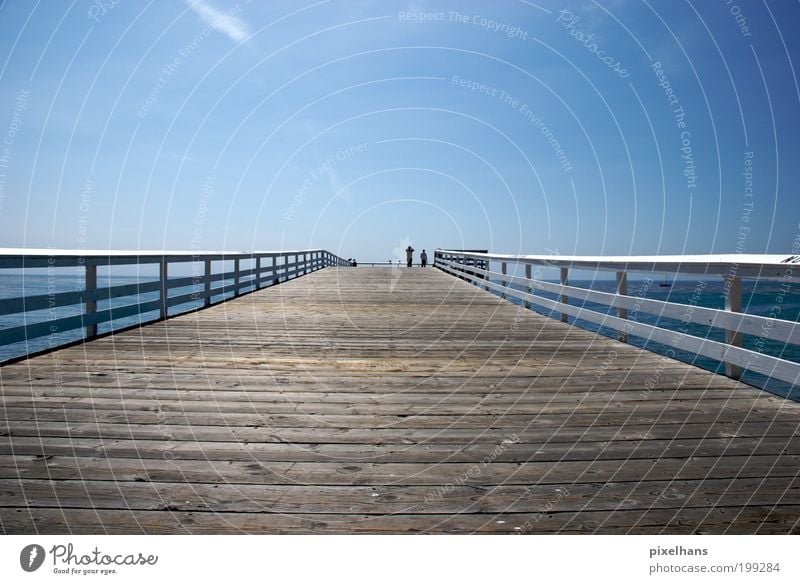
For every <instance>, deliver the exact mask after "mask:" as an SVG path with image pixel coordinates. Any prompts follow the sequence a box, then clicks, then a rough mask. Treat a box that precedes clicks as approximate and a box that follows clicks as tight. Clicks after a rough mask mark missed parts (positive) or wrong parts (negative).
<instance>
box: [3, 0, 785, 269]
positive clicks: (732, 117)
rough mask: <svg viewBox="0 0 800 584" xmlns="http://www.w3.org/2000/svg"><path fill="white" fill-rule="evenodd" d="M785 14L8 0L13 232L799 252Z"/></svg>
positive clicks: (6, 140) (173, 240)
mask: <svg viewBox="0 0 800 584" xmlns="http://www.w3.org/2000/svg"><path fill="white" fill-rule="evenodd" d="M797 22H800V5H798V3H797V2H788V1H787V2H774V3H770V4H769V5H768V4H766V3H763V2H756V1H744V0H736V1H731V2H727V0H720V1H714V2H712V1H707V2H697V1H692V2H685V1H678V0H676V1H669V2H666V1H661V2H656V1H633V0H630V1H627V0H626V1H621V0H615V1H598V2H550V1H548V0H542V1H541V2H538V3H536V2H527V1H521V0H519V1H517V0H505V1H499V2H492V3H488V2H464V1H462V2H454V1H423V0H413V1H397V2H392V1H372V2H369V1H364V2H356V1H347V2H345V1H341V0H338V1H329V2H328V1H320V2H303V1H291V2H290V1H274V2H246V1H244V0H241V1H239V2H232V1H230V0H202V1H200V0H198V1H197V2H182V1H179V0H174V1H158V2H156V1H153V2H149V3H148V2H130V1H126V0H120V1H116V0H105V2H102V1H100V0H98V1H97V2H84V1H76V2H43V3H39V2H31V1H27V0H26V1H22V0H6V1H5V2H3V3H2V4H1V5H0V140H2V143H0V226H1V227H2V228H1V229H0V246H3V247H45V248H46V247H61V248H87V249H106V248H111V249H127V248H133V249H182V250H193V249H208V250H214V249H224V250H229V251H235V250H252V249H257V250H264V249H299V248H311V247H323V248H326V249H329V250H332V251H334V252H337V253H339V254H341V255H343V256H345V257H350V256H355V257H357V258H359V259H361V260H362V261H368V260H376V261H382V260H386V259H389V258H394V257H397V256H398V255H399V249H400V248H402V247H404V246H405V244H406V242H410V243H411V244H412V245H414V247H415V248H416V249H417V250H421V249H422V248H427V249H428V250H429V251H430V250H431V249H433V248H436V247H467V248H487V249H490V250H492V251H495V252H498V253H500V252H502V253H555V252H558V253H562V254H592V255H594V254H655V253H664V254H666V253H669V254H672V253H712V252H720V253H725V252H730V253H732V252H737V251H739V252H745V253H782V252H789V251H791V249H792V246H793V242H794V241H795V238H797V237H798V234H799V233H800V226H799V225H798V224H799V223H800V196H798V192H797V185H798V184H800V182H799V181H798V179H799V178H800V177H798V173H800V165H798V163H797V161H798V159H799V157H798V154H800V151H799V150H800V149H799V148H798V135H800V132H799V130H800V127H799V126H800V92H799V91H798V79H797V74H796V72H795V70H794V68H793V62H794V61H795V60H796V59H797V57H798V54H800V53H799V52H798V41H797V40H796V35H794V34H793V30H792V24H793V23H797ZM668 89H669V91H671V93H668ZM745 171H748V172H750V173H751V175H748V176H745V174H744V173H745ZM795 247H796V245H795Z"/></svg>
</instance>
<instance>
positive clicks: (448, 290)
mask: <svg viewBox="0 0 800 584" xmlns="http://www.w3.org/2000/svg"><path fill="white" fill-rule="evenodd" d="M0 383H2V393H1V394H0V395H1V396H2V418H1V419H0V530H2V531H3V532H5V533H34V532H39V533H308V532H311V533H341V532H344V533H356V532H358V533H364V532H366V533H405V532H426V533H430V532H447V533H472V532H491V533H554V532H562V533H573V532H581V533H590V532H600V533H693V532H700V533H793V532H797V531H798V530H800V523H799V518H800V476H799V475H798V473H799V472H800V404H796V403H794V402H790V401H786V400H782V399H779V398H775V397H772V396H770V395H768V394H766V393H764V392H761V391H759V390H756V389H753V388H750V387H748V386H746V385H743V384H740V383H736V382H734V381H731V380H729V379H727V378H725V377H721V376H717V375H713V374H711V373H707V372H705V371H702V370H700V369H697V368H694V367H691V366H688V365H683V364H681V363H678V362H676V361H671V360H668V359H665V358H662V357H659V356H657V355H654V354H652V353H648V352H645V351H641V350H638V349H636V348H633V347H630V346H627V345H623V344H621V343H618V342H616V341H613V340H610V339H606V338H603V337H599V336H597V335H594V334H592V333H590V332H586V331H582V330H580V329H577V328H574V327H572V326H570V325H566V324H563V323H560V322H557V321H554V320H551V319H547V318H544V317H542V316H540V315H537V314H534V313H531V312H529V311H525V310H522V309H520V308H519V307H517V306H515V305H512V304H510V303H508V302H505V301H503V300H501V299H499V298H498V297H497V296H494V295H491V294H489V293H486V292H484V291H481V290H479V289H478V288H476V287H474V286H471V285H469V284H466V283H464V282H462V281H460V280H458V279H456V278H453V277H452V276H449V275H446V274H444V273H442V272H439V271H438V270H433V269H426V270H421V269H413V270H407V269H389V268H358V269H347V268H341V269H326V270H322V271H320V272H316V273H314V274H311V275H309V276H305V277H303V278H300V279H297V280H293V281H291V282H287V283H285V284H281V285H280V286H277V287H273V288H269V289H266V290H262V291H259V292H256V293H253V294H250V295H247V296H244V297H242V298H239V299H237V300H234V301H230V302H227V303H225V304H221V305H218V306H215V307H212V308H209V309H207V310H203V311H199V312H196V313H192V314H187V315H183V316H179V317H175V318H172V319H170V320H168V321H164V322H160V323H156V324H152V325H148V326H145V327H142V328H140V329H135V330H131V331H127V332H124V333H120V334H117V335H113V336H110V337H106V338H102V339H98V340H95V341H92V342H89V343H85V344H83V345H78V346H74V347H70V348H67V349H62V350H59V351H55V352H53V353H50V354H47V355H42V356H39V357H35V358H32V359H28V360H27V361H22V362H19V363H16V364H13V365H8V366H5V367H2V368H0Z"/></svg>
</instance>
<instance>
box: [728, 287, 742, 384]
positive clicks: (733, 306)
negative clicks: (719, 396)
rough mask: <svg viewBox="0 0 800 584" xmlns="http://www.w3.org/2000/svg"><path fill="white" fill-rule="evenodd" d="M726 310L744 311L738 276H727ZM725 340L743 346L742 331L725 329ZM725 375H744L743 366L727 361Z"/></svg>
mask: <svg viewBox="0 0 800 584" xmlns="http://www.w3.org/2000/svg"><path fill="white" fill-rule="evenodd" d="M725 290H726V293H725V310H727V311H728V312H741V311H742V279H741V278H739V277H738V276H725ZM725 341H726V342H727V343H728V344H729V345H731V346H734V347H741V346H742V333H740V332H739V331H738V330H736V331H728V330H726V331H725ZM725 375H727V376H728V377H730V378H731V379H740V378H741V377H742V368H741V367H739V366H738V365H734V364H733V363H725Z"/></svg>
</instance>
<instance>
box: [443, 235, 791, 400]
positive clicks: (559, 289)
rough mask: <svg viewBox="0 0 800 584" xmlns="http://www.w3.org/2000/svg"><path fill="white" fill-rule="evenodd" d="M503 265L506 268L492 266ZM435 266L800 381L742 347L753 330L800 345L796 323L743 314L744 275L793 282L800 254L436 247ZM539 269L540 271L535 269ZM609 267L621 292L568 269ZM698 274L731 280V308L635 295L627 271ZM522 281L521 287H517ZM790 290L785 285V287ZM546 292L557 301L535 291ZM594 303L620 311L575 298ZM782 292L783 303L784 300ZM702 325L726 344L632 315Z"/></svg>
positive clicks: (731, 368) (621, 332)
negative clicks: (506, 251) (515, 271)
mask: <svg viewBox="0 0 800 584" xmlns="http://www.w3.org/2000/svg"><path fill="white" fill-rule="evenodd" d="M492 264H495V265H497V264H499V266H500V272H497V271H493V270H492V269H491V267H492ZM509 264H516V265H518V266H521V267H523V268H524V271H525V276H524V277H520V276H512V275H509V274H508V266H509ZM434 266H435V267H438V268H440V269H441V270H443V271H445V272H447V273H449V274H452V275H454V276H457V277H460V278H462V279H464V280H467V281H469V282H471V283H473V284H476V285H478V286H481V287H483V288H484V289H486V290H490V291H494V292H497V293H498V294H500V295H501V296H502V297H503V298H507V297H509V296H513V297H515V298H517V299H519V300H521V301H522V302H523V304H524V306H525V307H527V308H530V307H531V305H532V304H533V305H537V306H541V307H544V308H546V309H549V310H552V311H556V312H558V313H559V316H560V319H561V320H562V321H563V322H567V317H568V316H572V317H574V318H576V319H581V320H584V321H588V322H591V323H594V324H596V325H600V326H604V327H608V328H611V329H612V330H615V331H617V333H618V338H619V340H620V341H623V342H625V341H627V338H628V335H631V336H637V337H640V338H643V339H645V340H647V341H655V342H658V343H662V344H664V345H667V346H669V347H673V348H675V349H679V350H683V351H687V352H690V353H693V354H695V355H699V356H703V357H708V358H711V359H715V360H717V361H720V362H722V363H724V364H725V372H726V375H728V376H729V377H732V378H735V379H738V378H739V377H741V374H742V370H743V369H747V370H749V371H753V372H756V373H760V374H762V375H766V376H767V377H769V378H772V379H779V380H781V381H784V382H787V383H790V384H793V385H798V382H800V364H798V363H795V362H792V361H787V360H785V359H781V358H778V357H775V356H772V355H767V354H765V353H761V352H758V351H753V350H750V349H746V348H743V347H742V335H754V336H757V337H761V338H768V339H769V340H772V341H780V342H783V343H787V344H792V345H798V344H800V327H798V325H797V323H796V322H793V321H789V320H783V319H779V318H774V317H765V316H756V315H752V314H744V313H742V312H741V310H742V279H756V280H758V279H768V280H779V281H781V282H783V283H785V284H787V285H788V283H790V282H797V281H798V280H800V256H786V255H744V254H728V255H699V256H619V257H611V256H596V257H592V256H533V255H503V254H488V253H465V252H460V251H451V250H436V252H435V254H434ZM534 267H535V268H536V271H535V272H534ZM542 267H544V268H556V269H558V270H559V273H560V283H559V284H556V283H553V282H546V281H544V280H542V279H540V276H541V273H540V269H541V268H542ZM570 269H582V270H593V271H594V270H604V271H612V272H615V273H616V292H615V293H608V292H600V291H597V290H589V289H587V288H579V287H575V286H570V285H569V270H570ZM630 272H637V273H651V274H652V273H657V274H659V275H660V274H665V273H666V274H676V275H677V274H695V275H703V276H715V277H721V278H722V279H723V282H724V292H725V310H720V309H715V308H705V307H702V306H697V305H695V304H678V303H674V302H665V301H661V300H653V299H648V298H643V297H642V296H629V295H628V290H627V284H628V273H630ZM512 284H513V285H515V286H517V287H521V288H522V290H520V289H519V288H514V287H511V285H512ZM782 289H783V286H782ZM536 292H546V293H549V294H555V295H557V296H558V298H559V299H558V300H552V299H549V298H545V297H543V296H541V295H536ZM570 298H574V299H578V300H581V301H589V302H593V303H597V304H602V305H604V306H607V307H610V308H615V309H616V316H614V315H611V314H607V313H604V312H599V311H595V310H591V309H589V308H585V307H578V306H571V305H570V304H569V299H570ZM782 300H783V299H782V298H781V299H780V300H777V299H776V301H777V302H782ZM629 310H631V311H635V312H636V313H640V312H641V313H646V314H651V315H655V316H657V317H667V318H672V319H676V320H680V321H682V322H684V323H686V324H689V323H693V324H701V325H705V326H710V327H712V328H718V329H722V330H724V331H725V342H719V341H714V340H710V339H707V338H702V337H697V336H694V335H691V334H687V333H685V332H680V331H675V330H670V329H666V328H663V327H660V326H654V325H650V324H645V323H642V322H635V321H632V320H629V319H628V311H629Z"/></svg>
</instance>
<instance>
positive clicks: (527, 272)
mask: <svg viewBox="0 0 800 584" xmlns="http://www.w3.org/2000/svg"><path fill="white" fill-rule="evenodd" d="M525 279H526V280H527V281H528V287H527V288H525V292H527V293H528V294H533V288H532V287H531V265H530V264H525ZM523 304H524V306H525V308H530V307H531V301H530V300H526V301H525V302H524V303H523Z"/></svg>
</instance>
